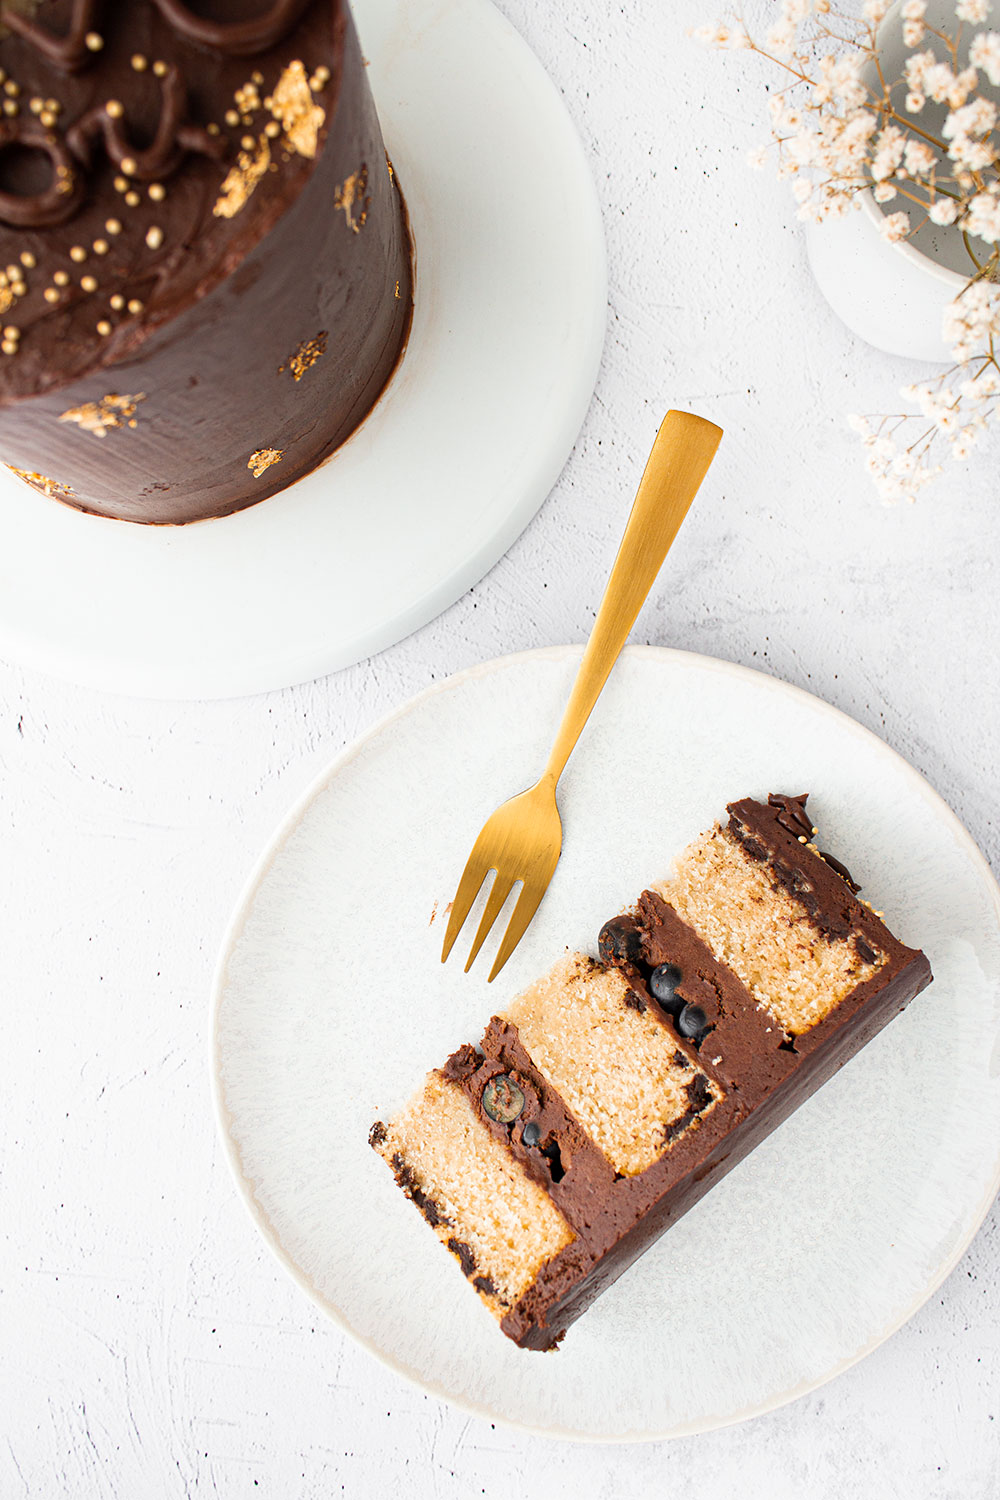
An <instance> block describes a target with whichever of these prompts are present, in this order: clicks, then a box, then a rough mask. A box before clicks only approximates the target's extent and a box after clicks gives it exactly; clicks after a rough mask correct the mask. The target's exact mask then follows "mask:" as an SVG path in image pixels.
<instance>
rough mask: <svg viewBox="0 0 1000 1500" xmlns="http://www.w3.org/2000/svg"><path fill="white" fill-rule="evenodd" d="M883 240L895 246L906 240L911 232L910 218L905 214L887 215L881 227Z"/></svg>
mask: <svg viewBox="0 0 1000 1500" xmlns="http://www.w3.org/2000/svg"><path fill="white" fill-rule="evenodd" d="M880 229H881V233H882V238H883V239H886V240H888V241H889V242H890V244H895V243H896V242H897V241H898V240H905V239H906V236H907V235H908V234H909V232H910V216H909V214H904V213H895V214H886V216H885V218H884V219H883V220H882V223H881V225H880Z"/></svg>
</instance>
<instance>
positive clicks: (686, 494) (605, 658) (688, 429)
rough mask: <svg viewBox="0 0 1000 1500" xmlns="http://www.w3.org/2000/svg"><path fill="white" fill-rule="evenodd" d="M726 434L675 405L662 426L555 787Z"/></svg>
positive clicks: (562, 735) (568, 720)
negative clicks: (676, 408)
mask: <svg viewBox="0 0 1000 1500" xmlns="http://www.w3.org/2000/svg"><path fill="white" fill-rule="evenodd" d="M721 437H722V429H721V427H716V425H715V423H714V422H706V421H705V419H704V418H703V417H696V416H694V415H693V414H692V413H691V412H686V411H668V412H667V415H666V416H665V417H664V419H663V421H662V422H661V424H660V430H659V432H658V433H657V434H656V441H655V442H654V444H653V448H652V451H651V453H650V455H649V458H648V460H647V462H646V467H645V469H644V471H643V475H642V479H641V481H640V483H639V490H638V493H637V494H636V497H635V502H634V504H633V506H632V513H631V515H630V516H629V518H628V525H627V526H626V528H625V535H624V536H623V537H622V541H621V546H620V547H619V548H618V556H617V557H616V558H615V563H614V567H613V568H612V569H611V577H610V578H609V579H608V586H607V588H606V589H605V591H604V598H603V599H602V600H601V607H600V609H599V610H598V612H597V619H596V620H595V621H594V628H593V630H592V632H591V635H590V640H589V641H588V642H587V649H586V650H585V651H584V653H583V660H582V662H581V663H580V670H579V672H578V673H577V675H576V681H575V682H574V684H573V691H572V692H571V693H570V697H569V702H568V703H567V705H566V711H565V713H564V714H563V719H562V723H561V724H560V726H559V733H558V734H557V735H556V739H555V744H554V745H553V746H552V753H551V755H550V756H549V761H548V765H547V766H546V767H545V771H544V773H543V776H542V780H543V781H548V780H551V782H552V786H553V788H554V787H555V784H556V782H557V781H558V780H559V777H560V776H561V775H562V773H563V768H564V767H565V765H566V762H567V761H568V760H569V757H570V754H571V752H572V750H573V747H574V745H575V744H576V742H577V740H578V739H579V737H580V732H581V730H582V729H583V726H584V725H585V724H586V722H587V720H588V719H589V718H590V713H591V710H592V709H593V707H594V704H595V703H596V702H597V700H598V698H599V697H600V694H601V689H602V688H603V687H604V684H605V683H606V682H607V680H608V676H609V674H610V672H611V668H612V667H613V666H614V664H615V662H616V661H617V659H618V656H619V654H620V652H621V649H622V647H623V646H624V644H625V642H626V640H627V639H628V633H629V631H630V630H631V629H632V626H633V625H634V624H635V621H636V617H637V616H638V614H639V611H640V609H641V608H642V606H643V603H644V602H645V599H646V595H647V594H648V593H649V591H650V589H651V588H652V586H653V582H654V580H655V578H656V575H657V573H658V572H659V571H660V568H661V567H662V565H663V559H664V558H665V557H666V555H667V553H668V552H669V550H670V546H671V544H672V542H673V540H674V537H675V536H676V535H677V533H678V531H679V530H680V526H681V522H682V521H683V520H684V517H685V516H686V515H687V513H688V508H689V507H690V505H691V502H692V500H693V499H694V497H695V495H696V494H697V493H698V486H699V485H700V484H701V481H702V480H703V479H704V477H705V475H706V473H707V472H708V467H709V464H710V463H711V462H712V459H713V458H714V457H715V450H716V449H717V448H718V446H719V441H720V439H721Z"/></svg>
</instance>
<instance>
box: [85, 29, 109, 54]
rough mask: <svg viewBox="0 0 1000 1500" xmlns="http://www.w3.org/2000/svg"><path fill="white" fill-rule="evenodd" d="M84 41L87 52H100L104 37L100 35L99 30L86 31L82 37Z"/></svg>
mask: <svg viewBox="0 0 1000 1500" xmlns="http://www.w3.org/2000/svg"><path fill="white" fill-rule="evenodd" d="M84 41H85V42H86V44H87V50H88V51H89V52H100V50H101V48H102V47H103V46H104V38H103V37H102V36H101V34H100V32H99V31H88V32H87V35H86V36H85V37H84Z"/></svg>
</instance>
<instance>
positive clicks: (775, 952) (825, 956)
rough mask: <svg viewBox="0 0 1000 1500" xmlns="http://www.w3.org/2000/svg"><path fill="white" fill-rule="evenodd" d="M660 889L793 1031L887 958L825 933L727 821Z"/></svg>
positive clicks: (695, 846) (828, 1008)
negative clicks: (863, 954) (866, 954)
mask: <svg viewBox="0 0 1000 1500" xmlns="http://www.w3.org/2000/svg"><path fill="white" fill-rule="evenodd" d="M817 857H818V856H817ZM653 890H655V891H656V892H657V894H658V895H660V896H662V897H663V899H664V900H665V901H667V902H669V903H670V905H671V906H672V907H673V908H674V910H675V911H676V912H677V914H678V916H679V917H680V918H681V919H682V920H683V921H685V922H687V924H688V925H689V926H690V927H693V928H694V930H695V932H697V933H698V935H699V937H700V938H702V940H703V941H704V942H705V943H707V945H708V947H709V948H711V950H712V952H713V953H714V954H715V956H716V958H719V959H721V960H722V962H723V963H724V964H726V965H728V967H729V968H730V969H732V971H733V973H734V974H736V975H737V976H738V977H739V978H740V979H741V980H742V981H743V983H744V984H745V985H746V987H747V989H748V990H749V991H750V993H751V995H753V997H754V999H755V1000H756V1001H757V1003H758V1004H759V1005H762V1006H764V1007H765V1009H766V1010H768V1011H769V1012H770V1014H771V1015H772V1016H773V1017H774V1018H775V1020H776V1021H777V1022H778V1023H779V1025H781V1026H782V1027H783V1028H784V1029H785V1030H786V1031H787V1032H789V1033H791V1035H792V1036H800V1035H801V1034H802V1033H803V1032H804V1031H808V1030H809V1029H810V1027H812V1026H815V1025H816V1024H817V1022H819V1021H822V1020H823V1018H824V1016H827V1015H829V1013H830V1012H831V1011H832V1010H833V1009H834V1007H835V1006H836V1005H839V1004H840V1002H841V1000H843V999H844V998H845V997H846V996H847V995H849V994H850V993H851V991H852V990H854V989H855V988H856V987H857V986H858V985H859V984H863V983H864V981H865V980H866V979H870V978H871V977H872V975H873V974H877V973H878V971H879V969H881V968H882V967H883V965H884V964H885V963H887V962H888V959H887V956H886V954H884V953H880V952H876V954H875V960H874V962H873V963H866V962H864V961H863V960H862V959H861V958H860V957H859V956H858V952H857V949H856V947H855V944H854V940H853V938H852V937H847V938H828V937H825V936H824V935H823V933H822V932H821V931H820V930H819V928H818V927H817V926H816V925H815V923H814V922H813V921H812V919H811V918H810V916H809V913H808V912H807V911H806V909H805V907H804V906H803V905H802V904H801V902H799V901H796V900H795V898H794V897H793V896H792V895H790V894H789V893H788V891H786V890H785V889H784V887H783V886H781V885H780V884H779V883H778V881H777V880H776V878H775V877H774V875H773V873H772V872H771V870H770V867H769V866H768V865H767V864H766V863H763V862H761V861H759V860H754V859H751V858H750V856H749V855H748V854H747V853H746V852H745V850H744V849H743V848H742V846H741V845H740V844H739V843H738V842H737V841H736V840H735V839H734V838H732V837H731V836H730V834H729V832H728V831H727V830H726V829H724V828H722V827H716V828H714V829H713V830H712V832H711V833H707V834H704V835H703V836H702V837H701V838H699V839H697V840H696V841H695V842H694V843H693V844H691V845H690V847H689V848H688V849H686V850H685V851H684V853H683V854H682V855H681V856H680V858H679V859H678V861H677V865H676V869H675V874H674V877H673V879H672V880H668V881H665V882H664V883H663V884H662V885H657V886H654V887H653Z"/></svg>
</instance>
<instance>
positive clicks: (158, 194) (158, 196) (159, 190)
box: [146, 182, 167, 203]
mask: <svg viewBox="0 0 1000 1500" xmlns="http://www.w3.org/2000/svg"><path fill="white" fill-rule="evenodd" d="M146 191H147V192H148V193H149V196H150V197H151V198H152V200H153V202H154V203H162V202H163V200H164V198H165V197H166V196H167V190H166V188H165V187H164V186H163V183H162V182H151V183H150V184H149V187H148V188H147V189H146Z"/></svg>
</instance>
